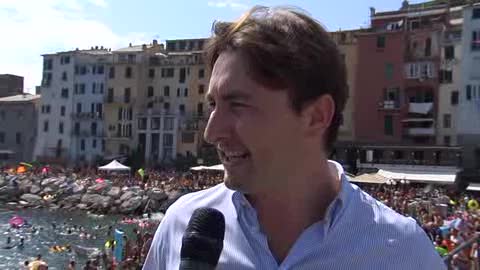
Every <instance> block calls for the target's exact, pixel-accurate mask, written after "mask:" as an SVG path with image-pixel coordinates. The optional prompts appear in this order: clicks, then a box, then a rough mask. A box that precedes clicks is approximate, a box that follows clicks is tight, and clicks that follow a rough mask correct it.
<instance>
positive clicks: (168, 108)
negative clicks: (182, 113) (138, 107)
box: [163, 102, 170, 113]
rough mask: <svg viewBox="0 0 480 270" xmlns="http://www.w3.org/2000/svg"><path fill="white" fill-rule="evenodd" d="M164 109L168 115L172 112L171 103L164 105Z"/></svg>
mask: <svg viewBox="0 0 480 270" xmlns="http://www.w3.org/2000/svg"><path fill="white" fill-rule="evenodd" d="M163 109H164V110H165V112H166V113H169V112H170V103H168V102H165V103H163Z"/></svg>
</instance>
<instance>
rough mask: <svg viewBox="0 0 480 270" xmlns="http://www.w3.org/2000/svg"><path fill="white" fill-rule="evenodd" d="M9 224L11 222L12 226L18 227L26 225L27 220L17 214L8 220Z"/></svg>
mask: <svg viewBox="0 0 480 270" xmlns="http://www.w3.org/2000/svg"><path fill="white" fill-rule="evenodd" d="M8 224H10V227H12V228H16V229H18V228H21V227H23V226H25V225H26V224H27V221H26V220H25V219H24V218H22V217H21V216H17V215H15V216H13V217H12V218H11V219H10V220H9V221H8Z"/></svg>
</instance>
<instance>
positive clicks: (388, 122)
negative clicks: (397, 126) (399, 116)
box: [384, 115, 393, 136]
mask: <svg viewBox="0 0 480 270" xmlns="http://www.w3.org/2000/svg"><path fill="white" fill-rule="evenodd" d="M384 124H385V126H384V132H385V135H389V136H392V135H393V117H392V116H391V115H385V123H384Z"/></svg>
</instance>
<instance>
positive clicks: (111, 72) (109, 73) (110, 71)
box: [108, 67, 115, 79]
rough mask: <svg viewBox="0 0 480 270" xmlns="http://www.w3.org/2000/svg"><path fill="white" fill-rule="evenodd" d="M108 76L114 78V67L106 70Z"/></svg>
mask: <svg viewBox="0 0 480 270" xmlns="http://www.w3.org/2000/svg"><path fill="white" fill-rule="evenodd" d="M108 77H109V78H110V79H113V78H115V67H110V69H109V70H108Z"/></svg>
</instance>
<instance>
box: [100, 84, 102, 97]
mask: <svg viewBox="0 0 480 270" xmlns="http://www.w3.org/2000/svg"><path fill="white" fill-rule="evenodd" d="M100 94H103V83H100Z"/></svg>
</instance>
